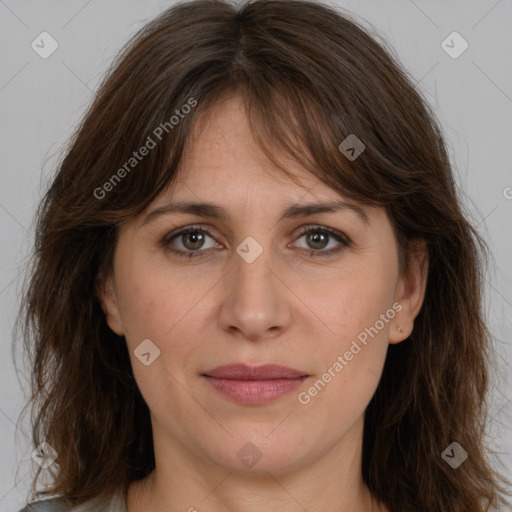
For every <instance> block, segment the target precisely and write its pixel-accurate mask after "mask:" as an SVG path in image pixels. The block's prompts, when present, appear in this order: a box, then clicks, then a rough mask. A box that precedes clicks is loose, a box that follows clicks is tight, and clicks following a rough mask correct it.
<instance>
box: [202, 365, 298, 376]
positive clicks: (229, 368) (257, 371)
mask: <svg viewBox="0 0 512 512" xmlns="http://www.w3.org/2000/svg"><path fill="white" fill-rule="evenodd" d="M203 375H206V376H208V377H215V378H217V379H237V380H271V379H296V378H298V377H305V376H307V374H306V373H304V372H302V371H300V370H296V369H294V368H288V367H286V366H280V365H277V364H263V365H260V366H249V365H246V364H241V363H239V364H227V365H224V366H217V368H214V369H213V370H210V371H208V372H205V373H204V374H203Z"/></svg>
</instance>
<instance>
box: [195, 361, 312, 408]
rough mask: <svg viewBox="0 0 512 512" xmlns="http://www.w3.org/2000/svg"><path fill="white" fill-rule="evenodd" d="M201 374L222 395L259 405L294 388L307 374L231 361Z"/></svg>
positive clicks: (273, 365)
mask: <svg viewBox="0 0 512 512" xmlns="http://www.w3.org/2000/svg"><path fill="white" fill-rule="evenodd" d="M202 377H203V378H204V379H206V381H207V382H208V383H209V384H210V385H211V386H212V387H213V388H214V389H215V390H216V391H218V392H219V393H221V394H222V395H223V396H224V397H228V398H230V399H231V400H233V401H235V402H237V403H240V404H243V405H263V404H266V403H268V402H272V401H274V400H277V399H278V398H280V397H282V396H284V395H286V394H288V393H290V392H292V391H293V390H295V389H297V388H298V387H299V386H300V385H301V384H302V383H303V382H304V381H305V380H306V379H307V378H308V377H310V375H308V374H307V373H305V372H302V371H300V370H296V369H294V368H288V367H285V366H280V365H275V364H266V365H261V366H248V365H245V364H233V365H225V366H219V367H217V368H215V369H213V370H210V371H208V372H206V373H203V374H202Z"/></svg>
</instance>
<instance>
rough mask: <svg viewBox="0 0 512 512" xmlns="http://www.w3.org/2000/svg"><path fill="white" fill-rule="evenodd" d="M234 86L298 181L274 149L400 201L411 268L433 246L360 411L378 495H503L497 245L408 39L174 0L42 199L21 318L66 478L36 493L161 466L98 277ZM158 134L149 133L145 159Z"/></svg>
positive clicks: (488, 503) (413, 500)
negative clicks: (487, 295) (496, 402)
mask: <svg viewBox="0 0 512 512" xmlns="http://www.w3.org/2000/svg"><path fill="white" fill-rule="evenodd" d="M230 95H239V96H240V97H241V98H243V101H244V106H245V108H246V112H247V116H248V119H249V123H250V126H251V130H252V133H253V136H254V137H255V140H256V141H257V143H258V144H259V146H260V147H261V149H262V151H264V153H265V154H266V155H267V156H268V158H269V159H270V160H271V161H272V162H273V163H274V164H275V165H276V166H277V168H278V169H279V170H280V171H282V172H283V173H285V174H286V175H288V176H289V177H290V178H291V179H294V178H293V175H289V174H288V172H287V169H286V167H285V166H284V165H283V164H282V162H281V161H280V160H279V159H278V158H277V156H278V155H281V154H285V155H287V156H289V157H291V158H293V159H294V160H295V161H297V162H299V163H300V164H301V165H302V166H304V168H305V169H307V170H308V172H310V173H311V174H312V175H314V176H316V177H317V178H318V180H319V181H322V182H323V183H326V184H327V185H329V186H330V187H332V188H333V189H334V190H336V191H338V192H339V193H340V194H343V195H344V196H345V197H347V198H350V199H352V200H354V201H356V202H361V203H363V204H365V205H370V206H375V207H382V208H385V209H386V211H387V213H388V215H389V218H390V221H391V223H392V226H393V229H394V233H395V237H396V243H397V248H398V254H399V264H400V270H401V272H406V271H407V269H408V268H409V267H408V265H409V262H410V261H411V259H410V256H411V247H412V245H411V244H412V242H414V241H415V240H424V241H425V242H426V244H427V247H428V258H429V261H428V279H427V285H426V291H425V298H424V302H423V305H422V308H421V310H420V312H419V314H418V316H417V317H416V319H415V323H414V329H413V331H412V333H411V335H410V336H409V338H408V339H407V340H406V341H404V342H402V343H399V344H396V345H391V346H390V347H389V350H388V353H387V358H386V361H385V366H384V369H383V374H382V378H381V379H380V382H379V384H378V387H377V390H376V392H375V394H374V396H373V398H372V399H371V401H370V403H369V405H368V407H367V409H366V411H365V421H364V433H363V447H362V450H363V453H362V455H363V457H362V467H361V471H362V476H363V479H364V482H365V484H366V485H367V486H368V488H369V489H370V491H371V493H372V495H373V496H375V497H376V498H377V499H378V500H380V501H382V502H383V503H384V504H386V505H387V506H388V507H389V508H390V510H392V511H401V512H407V511H414V512H423V511H424V512H437V511H439V512H440V511H448V510H449V511H452V512H457V511H461V512H462V511H464V512H477V511H487V510H489V509H490V508H491V507H494V506H498V505H499V504H505V503H506V501H505V500H506V498H505V495H507V494H506V488H505V485H506V484H507V481H506V480H505V478H504V477H503V476H502V475H500V474H499V473H498V472H497V470H496V469H494V468H493V466H492V465H491V464H490V462H489V455H490V450H489V449H488V448H487V446H486V443H485V442H484V434H485V426H486V416H487V392H488V383H489V380H490V375H489V367H490V362H491V355H492V351H491V348H492V346H491V341H492V337H491V335H490V332H489V331H488V328H487V326H486V323H485V320H484V315H483V307H482V294H483V272H482V269H483V266H484V263H485V256H486V253H487V252H488V248H487V245H486V243H485V241H484V240H483V239H482V238H481V237H480V236H479V234H478V233H477V231H476V229H475V228H474V227H473V226H472V225H471V223H470V222H469V220H468V215H467V214H465V213H464V210H463V207H462V205H461V201H460V199H459V194H460V192H459V191H458V189H457V186H456V183H455V181H454V177H453V173H452V169H451V164H450V161H449V157H448V154H447V149H446V145H445V142H444V140H443V136H442V132H441V129H440V127H439V124H438V121H437V119H436V117H435V115H434V113H433V112H432V110H431V108H430V107H429V105H428V102H427V101H426V100H425V99H424V98H423V96H422V95H421V93H420V92H418V91H417V90H416V89H415V86H414V85H413V80H412V79H411V78H410V76H409V75H408V73H407V72H406V71H405V70H404V69H403V68H402V66H401V65H400V63H399V61H398V59H397V57H396V56H395V54H394V52H393V50H392V49H390V48H387V47H386V43H385V41H384V40H383V39H381V37H380V36H379V35H378V34H377V33H373V34H372V33H371V32H370V30H369V29H366V28H363V26H362V25H360V24H359V23H358V22H357V21H355V20H354V19H352V18H351V16H350V14H349V13H347V14H342V13H341V10H340V9H335V8H334V7H330V6H328V5H326V4H321V3H318V2H313V1H306V0H284V1H283V0H256V1H251V2H245V3H243V4H241V5H239V6H235V5H233V3H230V2H228V1H224V0H197V1H190V2H181V3H178V4H175V5H173V6H171V7H170V8H168V9H167V10H165V11H164V12H162V13H161V14H160V15H159V16H158V17H156V18H155V19H154V20H152V21H151V22H149V23H148V24H147V25H145V26H144V27H143V28H142V29H141V30H139V32H138V33H137V34H136V35H135V36H134V37H133V38H132V39H131V40H130V41H129V42H128V44H127V45H126V46H125V47H124V48H123V49H122V51H121V52H120V53H119V54H118V56H117V58H116V59H115V61H114V62H113V63H112V65H111V67H110V69H109V70H108V72H107V73H106V75H105V77H104V79H103V82H102V83H101V85H100V87H99V90H98V92H97V94H96V95H95V98H94V100H93V102H92V104H91V106H90V107H89V109H88V111H87V112H86V114H85V115H84V117H83V119H82V120H81V121H80V123H79V125H78V127H77V129H76V131H75V132H74V134H73V136H72V138H71V140H70V143H69V145H68V147H67V148H66V151H65V154H64V155H63V156H62V157H61V159H60V161H59V163H58V169H57V171H56V173H55V176H54V177H52V181H51V184H50V186H49V187H48V189H47V191H46V192H45V195H44V197H43V198H42V200H41V202H40V204H39V207H38V209H37V212H36V216H35V219H36V222H35V252H34V255H33V257H32V258H31V261H30V267H29V268H28V270H27V275H28V277H27V278H26V281H25V288H24V294H23V298H22V303H21V307H20V311H19V314H18V318H17V322H16V325H17V328H16V332H18V329H19V330H20V331H21V333H20V334H19V337H21V338H22V340H23V345H24V349H25V353H26V354H28V356H29V360H30V367H31V395H30V398H29V401H28V403H27V405H26V406H25V408H27V407H28V406H29V405H32V409H31V426H32V440H33V443H34V446H38V445H39V444H40V443H41V442H43V441H46V442H47V443H49V444H50V445H51V446H52V447H53V448H54V449H55V450H56V451H57V453H58V459H57V460H56V461H55V467H56V468H57V471H56V472H55V473H54V474H53V480H52V484H51V485H47V486H46V487H45V488H44V490H40V491H36V487H37V482H38V480H39V478H40V476H41V471H42V469H41V468H38V470H37V472H36V474H35V476H34V478H33V482H32V493H33V495H37V496H39V497H41V496H45V495H49V494H58V495H61V496H64V497H66V498H67V499H69V500H70V501H71V502H73V503H75V504H80V503H83V502H85V501H86V500H88V499H91V498H93V497H95V496H99V495H101V494H103V493H112V492H116V491H117V490H119V489H124V491H125V492H126V490H127V488H128V486H129V484H130V483H131V482H133V481H135V480H139V479H141V478H144V477H145V476H147V475H148V474H149V473H151V471H152V470H153V469H154V467H155V458H154V451H153V440H152V432H151V421H150V415H149V409H148V407H147V404H146V403H145V401H144V399H143V397H142V395H141V393H140V391H139V389H138V387H137V384H136V382H135V379H134V375H133V372H132V368H131V364H130V357H129V353H128V349H127V345H126V342H125V340H124V337H119V336H117V335H116V334H115V333H113V332H112V331H111V330H110V328H109V327H108V325H107V323H106V320H105V315H104V313H103V311H102V308H101V304H100V302H99V299H98V294H97V292H98V286H99V283H101V280H102V279H103V277H104V276H105V275H107V274H108V273H109V272H111V271H112V263H113V252H114V249H115V246H116V243H117V236H118V228H119V226H121V225H122V224H123V223H125V222H127V221H129V220H130V219H131V218H133V217H134V216H135V215H138V214H139V213H141V212H143V211H144V210H145V208H147V206H148V205H149V204H150V203H151V202H152V201H153V200H154V199H155V198H156V197H157V196H158V195H159V194H160V193H161V192H162V191H163V190H165V189H166V187H169V186H171V185H172V183H173V182H174V180H175V179H176V175H177V171H178V169H179V165H180V160H181V157H182V154H183V152H184V150H185V145H186V143H187V140H189V138H190V134H191V131H192V130H193V129H194V126H196V124H197V123H198V119H199V118H200V116H206V115H207V113H208V112H211V108H212V107H213V106H214V105H216V104H218V103H219V102H220V101H221V100H222V99H224V98H227V97H229V96H230ZM187 105H188V106H189V107H190V108H188V109H187V108H185V106H187ZM181 114H183V115H181ZM173 116H174V117H175V119H174V120H173ZM178 118H179V119H178ZM176 119H178V121H177V122H176ZM164 132H165V133H164ZM350 134H354V135H356V136H357V138H358V139H360V140H361V141H362V142H363V143H364V146H365V149H364V152H363V153H362V154H361V155H360V156H359V157H358V158H356V159H353V160H349V159H348V158H347V157H346V156H345V154H343V153H342V151H340V149H339V145H340V143H341V142H342V141H344V139H345V138H346V137H347V136H349V135H350ZM143 146H146V147H150V146H153V147H152V148H151V149H150V150H148V151H147V154H145V156H144V157H141V158H138V157H135V156H134V151H136V150H138V149H139V148H142V147H143ZM141 154H142V151H141ZM123 169H124V172H123ZM16 339H17V335H15V341H16ZM25 408H24V410H25ZM22 414H23V411H22ZM454 441H456V442H458V443H459V444H460V445H461V446H462V447H463V448H464V449H465V450H466V451H467V453H468V454H469V457H468V459H467V460H466V461H465V462H464V463H463V464H462V465H460V466H459V467H458V468H457V469H453V468H452V467H450V465H448V464H447V463H446V462H445V461H444V460H443V458H442V457H441V453H442V452H443V450H444V449H445V448H446V447H447V446H449V445H450V444H451V443H452V442H454ZM488 452H489V453H488Z"/></svg>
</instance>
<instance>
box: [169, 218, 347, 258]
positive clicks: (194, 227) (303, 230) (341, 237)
mask: <svg viewBox="0 0 512 512" xmlns="http://www.w3.org/2000/svg"><path fill="white" fill-rule="evenodd" d="M298 229H299V230H300V231H299V233H298V234H297V235H294V240H295V241H296V240H298V239H300V238H302V237H303V236H304V235H306V234H307V233H309V232H310V231H313V232H314V231H319V232H322V231H323V232H324V233H327V234H328V236H330V237H331V238H335V239H336V240H337V241H338V244H339V246H338V247H336V248H334V249H319V250H314V249H305V248H299V249H300V251H310V252H311V253H313V254H318V255H319V256H323V257H328V256H330V255H334V254H336V253H337V252H339V251H341V250H342V249H343V248H345V247H349V246H351V245H352V240H351V239H350V238H349V237H348V236H347V235H346V234H345V233H344V232H342V231H339V230H337V229H334V228H331V227H329V226H324V225H321V224H306V225H304V226H301V227H300V228H298ZM196 231H202V232H204V233H205V234H206V235H207V236H209V237H210V238H212V239H214V240H215V236H214V235H213V230H212V229H211V226H208V225H199V224H190V225H187V226H183V227H181V228H177V229H175V230H173V231H172V232H171V233H168V234H167V235H165V236H164V237H163V238H162V239H161V241H160V243H159V245H160V246H161V247H162V248H164V249H167V250H169V251H170V252H172V253H175V254H177V255H187V256H188V255H192V256H193V255H195V254H201V255H202V254H205V253H206V254H208V253H209V252H210V251H212V250H214V248H209V249H204V250H201V249H198V250H197V251H191V250H189V251H183V250H182V249H174V248H170V246H171V241H172V240H173V239H174V238H177V237H179V236H180V235H184V234H187V233H190V232H196ZM220 245H222V244H220ZM288 247H289V245H288ZM192 256H191V257H192Z"/></svg>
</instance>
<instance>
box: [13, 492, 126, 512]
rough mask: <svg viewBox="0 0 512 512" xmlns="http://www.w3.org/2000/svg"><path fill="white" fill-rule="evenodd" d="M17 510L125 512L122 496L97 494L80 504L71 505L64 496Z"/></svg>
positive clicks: (39, 511) (117, 494)
mask: <svg viewBox="0 0 512 512" xmlns="http://www.w3.org/2000/svg"><path fill="white" fill-rule="evenodd" d="M19 512H126V502H125V498H124V496H123V495H122V494H121V493H119V492H117V493H115V494H114V495H113V496H103V495H102V496H97V497H95V498H93V499H91V500H90V501H87V502H86V503H82V504H81V505H73V504H72V503H71V502H70V501H69V500H68V499H66V498H64V497H54V498H47V499H44V500H40V501H36V502H34V503H30V504H28V505H26V506H25V508H23V509H21V510H20V511H19Z"/></svg>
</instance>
